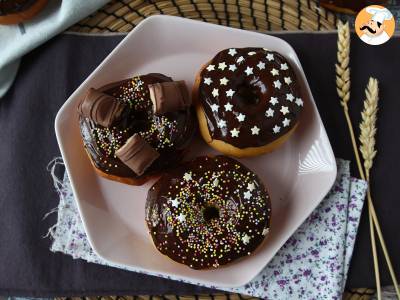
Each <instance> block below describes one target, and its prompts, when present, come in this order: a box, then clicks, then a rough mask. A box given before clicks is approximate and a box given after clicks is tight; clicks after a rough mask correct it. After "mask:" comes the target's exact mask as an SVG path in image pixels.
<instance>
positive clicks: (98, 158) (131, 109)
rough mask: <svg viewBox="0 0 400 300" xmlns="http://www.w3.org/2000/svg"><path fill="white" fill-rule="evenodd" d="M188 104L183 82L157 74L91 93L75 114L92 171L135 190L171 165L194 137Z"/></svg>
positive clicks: (182, 153)
mask: <svg viewBox="0 0 400 300" xmlns="http://www.w3.org/2000/svg"><path fill="white" fill-rule="evenodd" d="M190 105H191V103H190V99H189V97H188V92H187V88H186V86H185V84H184V82H183V81H172V79H171V78H169V77H167V76H164V75H162V74H157V73H151V74H147V75H141V76H135V77H133V78H130V79H126V80H123V81H119V82H115V83H111V84H108V85H106V86H103V87H101V88H99V89H90V90H89V91H88V93H87V95H86V97H85V98H84V99H82V101H81V103H79V105H78V113H79V123H80V130H81V135H82V138H83V142H84V146H85V149H86V152H87V153H88V155H89V157H90V159H91V162H92V164H93V165H94V167H95V168H96V171H98V173H99V174H100V175H102V176H104V177H106V178H109V179H112V180H116V181H120V182H124V183H128V184H134V185H136V184H141V183H143V182H144V181H145V180H146V179H147V178H148V176H150V175H152V174H156V173H157V172H159V171H161V170H163V169H165V168H167V167H170V166H174V165H175V164H176V163H178V162H179V161H180V160H181V159H182V158H183V156H184V154H185V152H186V147H187V146H188V144H189V143H190V141H191V138H192V137H193V135H194V132H195V128H196V124H195V118H194V114H193V112H192V110H191V107H190Z"/></svg>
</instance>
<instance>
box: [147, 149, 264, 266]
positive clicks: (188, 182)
mask: <svg viewBox="0 0 400 300" xmlns="http://www.w3.org/2000/svg"><path fill="white" fill-rule="evenodd" d="M270 217H271V201H270V197H269V195H268V192H267V190H266V188H265V187H264V185H263V183H262V182H261V180H260V179H259V178H258V177H257V175H256V174H254V173H253V172H252V171H250V170H249V169H248V168H246V167H245V166H244V165H242V164H241V163H239V162H238V161H236V160H234V159H232V158H229V157H227V156H222V155H220V156H215V157H207V156H201V157H198V158H196V159H194V160H193V161H190V162H187V163H184V164H181V165H180V166H178V167H177V168H175V169H173V170H170V171H167V172H166V173H165V174H164V175H163V176H162V177H161V178H160V179H159V180H158V181H157V182H156V183H155V184H154V185H153V186H152V187H151V188H150V190H149V192H148V195H147V201H146V213H145V218H146V223H147V226H148V229H149V233H150V235H151V237H152V239H153V242H154V244H155V246H156V248H157V249H158V250H159V251H160V252H161V253H162V254H164V255H167V256H168V257H169V258H171V259H173V260H174V261H176V262H178V263H182V264H185V265H187V266H189V267H190V268H193V269H212V268H218V267H219V266H221V265H225V264H228V263H230V262H233V261H235V260H237V259H239V258H241V257H244V256H248V255H250V254H251V253H252V252H253V251H254V250H255V249H256V248H257V247H258V246H259V245H260V244H261V243H262V242H263V240H264V238H265V237H266V236H267V234H268V232H269V229H270Z"/></svg>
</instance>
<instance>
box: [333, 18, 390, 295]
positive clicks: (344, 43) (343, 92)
mask: <svg viewBox="0 0 400 300" xmlns="http://www.w3.org/2000/svg"><path fill="white" fill-rule="evenodd" d="M337 48H338V51H337V61H338V63H337V64H336V90H337V93H338V95H339V98H340V100H341V101H340V103H341V105H342V106H343V110H344V115H345V118H346V122H347V126H348V128H349V133H350V138H351V142H352V145H353V150H354V154H355V157H356V161H357V167H358V171H359V172H360V176H361V178H362V179H364V180H365V176H364V171H363V168H362V165H361V160H360V155H359V153H358V149H357V142H356V138H355V135H354V129H353V125H352V123H351V119H350V115H349V108H348V105H347V103H348V102H349V100H350V67H349V63H350V28H349V24H348V23H345V24H343V23H342V22H341V21H339V22H338V40H337ZM369 204H370V201H368V208H369V209H368V217H369V223H370V236H371V248H372V255H373V262H374V271H375V281H376V291H377V297H378V300H381V299H382V293H381V281H380V275H379V264H378V255H377V252H376V241H375V232H374V227H373V222H374V220H373V218H372V214H371V208H370V207H371V205H372V203H371V205H369Z"/></svg>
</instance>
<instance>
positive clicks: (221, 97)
mask: <svg viewBox="0 0 400 300" xmlns="http://www.w3.org/2000/svg"><path fill="white" fill-rule="evenodd" d="M200 80H201V82H200V85H199V90H198V100H199V102H200V104H201V105H202V107H203V111H204V113H205V117H206V120H207V126H208V130H209V132H210V135H211V137H212V138H213V139H216V140H222V141H225V142H227V143H229V144H231V145H233V146H236V147H238V148H247V147H259V146H264V145H267V144H269V143H271V142H273V141H274V140H276V139H278V138H279V137H281V136H282V135H284V134H286V133H287V132H288V131H289V130H290V129H292V128H293V126H294V125H295V124H296V123H297V120H298V117H299V114H300V112H301V110H302V106H303V100H302V99H301V93H300V88H299V85H298V81H297V78H296V74H295V73H294V71H293V68H292V67H291V66H290V64H289V62H288V61H287V60H286V59H285V58H284V57H283V56H282V55H280V54H279V53H277V52H274V51H270V50H267V49H265V48H235V49H234V48H232V49H225V50H223V51H221V52H219V53H218V54H217V55H216V56H215V57H214V58H213V59H212V60H211V62H210V63H209V64H208V65H206V66H205V67H204V68H203V69H202V71H201V73H200ZM271 97H273V98H271ZM271 100H272V102H271ZM228 102H229V103H228ZM212 105H214V110H213V109H212V108H213V106H212ZM215 105H218V107H216V106H215ZM225 105H228V107H226V106H225ZM229 105H232V107H231V108H230V107H229ZM282 107H285V108H287V110H288V112H287V111H286V109H285V108H283V109H282ZM270 109H271V110H270ZM281 109H282V111H283V112H281ZM272 114H273V115H272ZM275 126H276V127H275ZM274 128H275V130H274ZM232 130H234V132H231V131H232ZM237 131H238V132H237ZM275 131H277V132H275Z"/></svg>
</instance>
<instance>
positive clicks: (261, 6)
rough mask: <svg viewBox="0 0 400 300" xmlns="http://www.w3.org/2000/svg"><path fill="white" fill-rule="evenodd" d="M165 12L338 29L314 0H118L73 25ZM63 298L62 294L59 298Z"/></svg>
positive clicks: (221, 299)
mask: <svg viewBox="0 0 400 300" xmlns="http://www.w3.org/2000/svg"><path fill="white" fill-rule="evenodd" d="M158 14H166V15H172V16H181V17H185V18H189V19H195V20H200V21H204V22H210V23H214V24H220V25H225V26H230V27H236V28H241V29H246V30H256V31H259V32H267V31H279V30H292V31H296V30H306V31H323V30H334V29H335V28H336V26H335V24H336V21H337V17H336V15H335V14H333V13H332V12H329V11H327V10H325V9H324V8H322V7H320V6H319V4H318V2H317V1H314V0H282V1H280V0H267V1H261V0H253V1H242V0H216V1H211V0H198V1H194V0H175V1H174V0H165V1H155V0H148V1H143V0H113V1H111V2H110V3H108V4H107V5H106V6H104V7H103V8H101V9H99V10H98V11H97V12H96V13H94V14H92V15H90V16H89V17H87V18H85V19H84V20H82V21H81V22H79V23H77V24H75V25H74V26H72V27H71V28H70V29H69V31H74V32H83V33H107V32H129V31H131V30H132V29H133V28H134V27H135V26H136V25H137V24H139V23H140V21H142V20H143V19H145V18H146V17H148V16H151V15H158ZM373 294H374V290H372V289H366V288H359V289H351V290H348V291H346V292H345V294H344V295H343V299H351V300H356V299H362V300H365V299H370V298H371V296H372V295H373ZM59 299H61V298H59ZM63 299H74V300H78V299H80V300H242V299H246V300H250V299H258V298H254V297H248V296H243V295H239V294H215V295H191V296H176V295H158V296H112V297H102V296H99V297H82V298H63Z"/></svg>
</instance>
